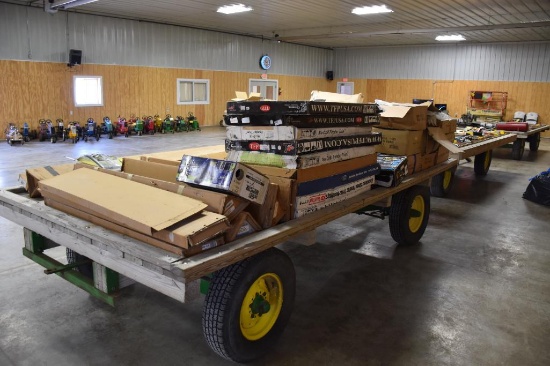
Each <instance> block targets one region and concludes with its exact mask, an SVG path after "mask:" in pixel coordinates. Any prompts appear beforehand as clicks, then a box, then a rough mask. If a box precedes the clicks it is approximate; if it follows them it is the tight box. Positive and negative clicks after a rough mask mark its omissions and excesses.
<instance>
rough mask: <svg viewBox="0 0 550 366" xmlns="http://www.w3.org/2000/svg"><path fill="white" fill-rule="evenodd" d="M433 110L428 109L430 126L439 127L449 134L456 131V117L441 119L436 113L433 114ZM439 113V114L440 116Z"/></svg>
mask: <svg viewBox="0 0 550 366" xmlns="http://www.w3.org/2000/svg"><path fill="white" fill-rule="evenodd" d="M431 113H433V112H431V111H428V117H433V118H428V128H439V129H441V131H442V132H443V133H444V134H447V133H449V132H455V131H456V123H457V121H456V119H454V118H451V117H449V116H447V115H445V116H447V117H449V119H444V120H440V119H437V117H436V115H432V114H431ZM438 115H439V114H437V116H438Z"/></svg>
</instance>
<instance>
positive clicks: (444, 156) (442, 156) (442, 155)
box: [435, 147, 451, 164]
mask: <svg viewBox="0 0 550 366" xmlns="http://www.w3.org/2000/svg"><path fill="white" fill-rule="evenodd" d="M450 156H451V153H450V152H449V150H447V149H446V148H444V147H441V148H439V149H438V150H437V157H436V159H435V163H436V164H439V163H443V162H444V161H447V160H448V159H449V157H450Z"/></svg>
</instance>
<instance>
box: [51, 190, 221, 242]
mask: <svg viewBox="0 0 550 366" xmlns="http://www.w3.org/2000/svg"><path fill="white" fill-rule="evenodd" d="M48 199H50V200H53V201H57V202H64V204H65V205H66V206H69V207H72V208H74V209H77V210H80V211H82V212H86V213H88V214H90V215H93V216H96V217H99V218H104V219H106V220H108V221H110V222H111V223H112V224H114V225H117V226H120V227H122V228H126V229H129V230H133V231H138V232H140V233H141V234H143V235H147V236H152V237H153V238H155V239H158V240H160V241H163V242H165V243H168V244H171V245H174V246H177V247H180V248H183V249H187V248H189V247H191V246H193V245H198V244H202V243H204V242H206V241H207V240H210V239H212V238H214V237H216V236H219V235H220V234H223V233H224V232H225V231H226V230H227V229H228V228H229V220H227V218H226V217H225V216H223V215H218V214H215V213H212V212H208V211H202V212H199V213H197V214H195V215H192V216H190V217H188V218H186V219H184V220H181V221H180V222H178V223H177V224H174V225H171V226H169V227H167V228H165V229H160V230H154V231H152V232H151V234H148V233H143V232H142V231H139V230H135V229H134V227H129V226H128V225H126V223H125V222H121V221H120V220H118V219H117V218H113V217H108V218H107V217H104V215H103V212H102V211H101V210H98V209H97V207H89V206H88V205H87V204H86V203H82V202H81V201H71V200H65V201H63V196H60V195H57V194H56V193H51V194H50V193H49V194H48ZM96 222H97V220H96ZM119 231H120V230H119Z"/></svg>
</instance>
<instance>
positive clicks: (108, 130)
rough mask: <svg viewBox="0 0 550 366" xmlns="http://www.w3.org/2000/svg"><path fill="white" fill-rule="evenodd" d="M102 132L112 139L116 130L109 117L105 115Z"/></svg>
mask: <svg viewBox="0 0 550 366" xmlns="http://www.w3.org/2000/svg"><path fill="white" fill-rule="evenodd" d="M101 130H102V133H104V134H106V135H108V136H109V138H110V139H112V138H113V135H114V134H115V130H114V128H113V123H112V122H111V119H110V118H109V117H103V124H102V125H101Z"/></svg>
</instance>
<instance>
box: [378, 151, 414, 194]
mask: <svg viewBox="0 0 550 366" xmlns="http://www.w3.org/2000/svg"><path fill="white" fill-rule="evenodd" d="M376 160H377V162H378V164H380V173H379V174H377V175H376V181H375V182H376V185H379V186H381V187H395V186H397V185H399V184H400V183H401V182H402V181H403V178H404V177H405V176H406V175H407V157H406V156H400V155H386V154H378V156H377V159H376Z"/></svg>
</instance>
